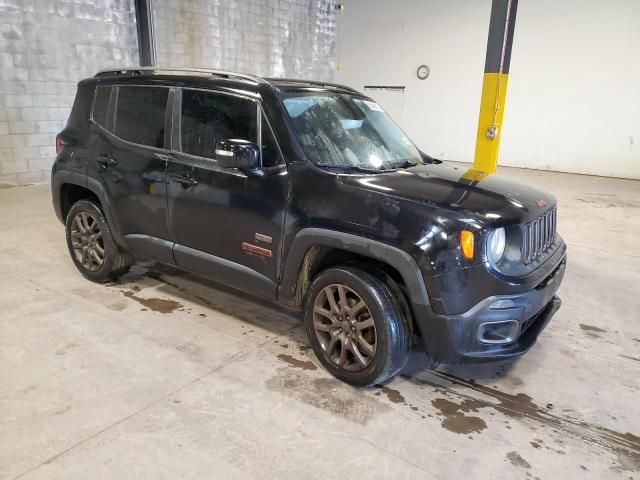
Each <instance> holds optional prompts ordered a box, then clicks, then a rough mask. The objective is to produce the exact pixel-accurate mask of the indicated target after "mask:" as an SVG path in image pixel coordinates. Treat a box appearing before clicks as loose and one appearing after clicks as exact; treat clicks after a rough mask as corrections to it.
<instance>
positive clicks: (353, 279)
mask: <svg viewBox="0 0 640 480" xmlns="http://www.w3.org/2000/svg"><path fill="white" fill-rule="evenodd" d="M304 319H305V326H306V330H307V335H308V337H309V342H310V343H311V347H312V348H313V350H314V352H315V354H316V356H317V357H318V359H319V360H320V362H322V364H323V365H324V366H325V368H326V369H327V370H329V372H331V374H333V375H334V376H335V377H337V378H339V379H340V380H343V381H345V382H347V383H350V384H351V385H355V386H370V385H375V384H378V383H382V382H384V381H385V380H388V379H389V378H391V377H393V376H394V375H395V374H396V373H398V372H399V371H400V370H401V369H402V367H404V366H405V364H406V363H407V359H408V352H409V346H410V338H411V337H410V329H409V328H408V326H407V323H406V322H407V320H406V319H405V318H404V315H403V313H402V308H401V307H400V302H399V301H398V300H397V299H396V298H395V296H394V295H393V293H392V291H391V289H390V288H389V287H388V286H387V285H386V284H385V283H384V282H383V281H382V280H380V279H379V278H377V277H375V276H374V275H371V274H370V273H367V272H364V271H362V270H360V269H357V268H354V267H335V268H330V269H328V270H325V271H323V272H322V273H320V275H318V276H317V277H316V278H315V280H314V281H313V283H312V284H311V286H310V287H309V291H308V293H307V297H306V302H305V312H304Z"/></svg>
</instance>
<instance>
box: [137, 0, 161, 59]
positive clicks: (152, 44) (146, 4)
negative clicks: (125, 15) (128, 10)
mask: <svg viewBox="0 0 640 480" xmlns="http://www.w3.org/2000/svg"><path fill="white" fill-rule="evenodd" d="M135 6H136V25H137V27H138V51H139V53H140V66H141V67H153V66H155V64H156V39H155V34H154V31H153V0H135Z"/></svg>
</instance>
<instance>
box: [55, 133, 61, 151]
mask: <svg viewBox="0 0 640 480" xmlns="http://www.w3.org/2000/svg"><path fill="white" fill-rule="evenodd" d="M60 148H62V142H61V141H60V135H56V153H60Z"/></svg>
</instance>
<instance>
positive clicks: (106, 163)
mask: <svg viewBox="0 0 640 480" xmlns="http://www.w3.org/2000/svg"><path fill="white" fill-rule="evenodd" d="M96 160H97V161H98V163H99V164H100V165H101V166H102V167H103V168H108V167H112V166H114V165H117V164H118V161H117V160H116V159H115V158H113V157H112V156H111V155H98V158H97V159H96Z"/></svg>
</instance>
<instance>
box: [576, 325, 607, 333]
mask: <svg viewBox="0 0 640 480" xmlns="http://www.w3.org/2000/svg"><path fill="white" fill-rule="evenodd" d="M580 329H582V330H584V331H585V332H595V333H606V332H607V331H606V330H603V329H602V328H598V327H594V326H593V325H585V324H584V323H581V324H580Z"/></svg>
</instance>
